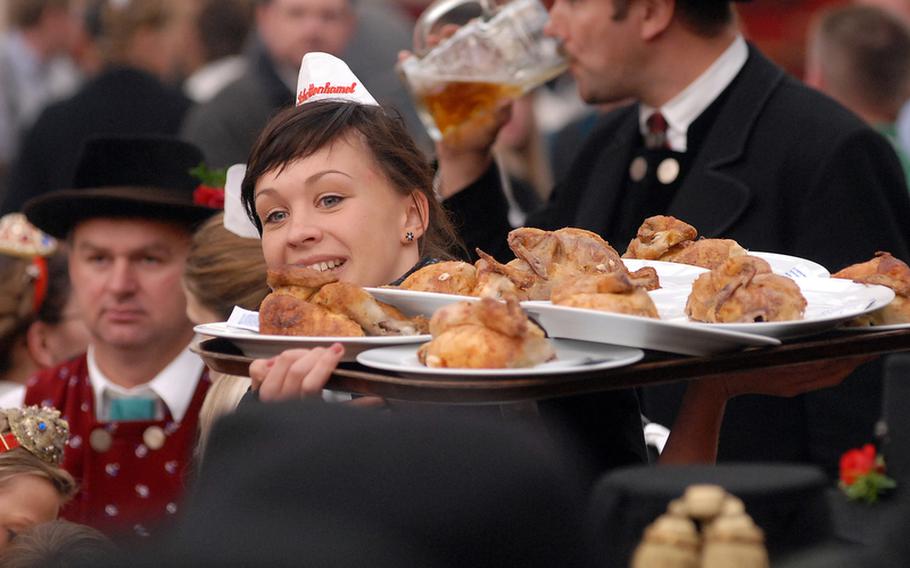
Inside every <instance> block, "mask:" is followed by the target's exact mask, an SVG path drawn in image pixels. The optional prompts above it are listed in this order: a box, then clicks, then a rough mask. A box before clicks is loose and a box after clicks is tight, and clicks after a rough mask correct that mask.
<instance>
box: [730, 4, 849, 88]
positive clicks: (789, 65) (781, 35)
mask: <svg viewBox="0 0 910 568" xmlns="http://www.w3.org/2000/svg"><path fill="white" fill-rule="evenodd" d="M846 3H847V2H845V1H844V0H755V1H753V2H740V3H737V4H736V7H737V10H738V11H739V16H740V19H741V21H742V28H743V30H744V32H745V34H746V38H747V39H749V41H751V42H753V43H754V44H755V45H756V46H758V48H759V49H760V50H761V51H762V52H763V53H764V54H765V55H767V56H768V57H769V58H770V59H771V60H772V61H774V62H775V63H777V64H778V65H780V66H781V67H783V68H784V69H786V70H787V71H789V72H790V74H792V75H793V76H794V77H796V78H797V79H800V80H802V78H803V70H804V64H805V60H806V38H807V36H808V32H809V24H810V23H811V21H812V16H813V15H814V14H815V13H816V12H817V11H819V10H822V9H824V8H827V7H829V6H837V5H841V4H846Z"/></svg>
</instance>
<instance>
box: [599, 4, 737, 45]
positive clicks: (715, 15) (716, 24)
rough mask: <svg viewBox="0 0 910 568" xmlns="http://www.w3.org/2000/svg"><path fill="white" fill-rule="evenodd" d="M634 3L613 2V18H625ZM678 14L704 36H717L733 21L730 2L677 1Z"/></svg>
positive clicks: (681, 19)
mask: <svg viewBox="0 0 910 568" xmlns="http://www.w3.org/2000/svg"><path fill="white" fill-rule="evenodd" d="M633 1H634V0H613V7H614V14H613V18H614V19H616V20H621V19H623V18H625V17H626V14H627V13H628V12H629V5H630V4H631V3H632V2H633ZM676 14H677V16H678V17H679V20H680V21H681V22H682V23H684V24H685V25H686V26H688V27H689V28H690V29H692V30H693V31H694V32H695V33H697V34H699V35H703V36H714V35H717V34H718V33H720V31H721V30H723V29H724V28H725V27H726V26H727V25H729V24H730V22H732V21H733V8H732V7H731V6H730V2H729V0H676Z"/></svg>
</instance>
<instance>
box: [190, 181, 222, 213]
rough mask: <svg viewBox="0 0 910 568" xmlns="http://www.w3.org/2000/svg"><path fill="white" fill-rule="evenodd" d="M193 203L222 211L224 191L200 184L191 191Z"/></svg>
mask: <svg viewBox="0 0 910 568" xmlns="http://www.w3.org/2000/svg"><path fill="white" fill-rule="evenodd" d="M193 203H195V204H196V205H202V206H203V207H211V208H212V209H224V190H223V189H221V188H218V187H211V186H208V185H204V184H200V185H199V187H197V188H196V189H195V190H194V191H193Z"/></svg>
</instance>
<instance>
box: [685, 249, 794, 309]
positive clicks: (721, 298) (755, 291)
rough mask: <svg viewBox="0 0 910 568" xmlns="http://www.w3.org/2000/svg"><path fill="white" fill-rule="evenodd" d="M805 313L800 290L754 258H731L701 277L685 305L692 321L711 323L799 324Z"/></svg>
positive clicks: (694, 285) (792, 282)
mask: <svg viewBox="0 0 910 568" xmlns="http://www.w3.org/2000/svg"><path fill="white" fill-rule="evenodd" d="M805 310H806V299H805V298H804V297H803V295H802V293H801V292H800V290H799V286H797V285H796V283H795V282H794V281H793V280H791V279H789V278H787V277H786V276H779V275H777V274H772V273H771V267H770V266H769V265H768V263H767V262H765V261H764V260H762V259H760V258H756V257H753V256H736V257H733V258H730V259H728V260H727V261H725V262H724V263H723V264H722V265H721V266H719V267H718V268H715V269H714V270H712V271H711V272H706V273H704V274H702V275H701V276H699V277H698V278H697V279H696V280H695V282H694V283H693V284H692V293H691V294H690V295H689V299H688V301H687V302H686V314H687V315H688V316H689V317H690V318H692V319H693V320H696V321H703V322H709V323H753V322H771V321H789V320H798V319H802V317H803V313H804V312H805Z"/></svg>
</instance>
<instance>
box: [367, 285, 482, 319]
mask: <svg viewBox="0 0 910 568" xmlns="http://www.w3.org/2000/svg"><path fill="white" fill-rule="evenodd" d="M364 290H366V291H367V292H369V293H370V295H371V296H373V297H374V298H376V299H377V300H379V301H380V302H385V303H386V304H389V305H390V306H395V307H396V308H398V309H399V310H401V311H402V313H404V315H406V316H408V317H413V316H417V315H422V316H426V317H427V318H429V317H432V315H433V314H434V313H436V310H438V309H439V308H442V307H445V306H448V305H449V304H454V303H456V302H464V301H468V302H476V301H477V300H479V299H480V298H477V297H474V296H458V295H456V294H439V293H437V292H416V291H414V290H400V289H398V288H364Z"/></svg>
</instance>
